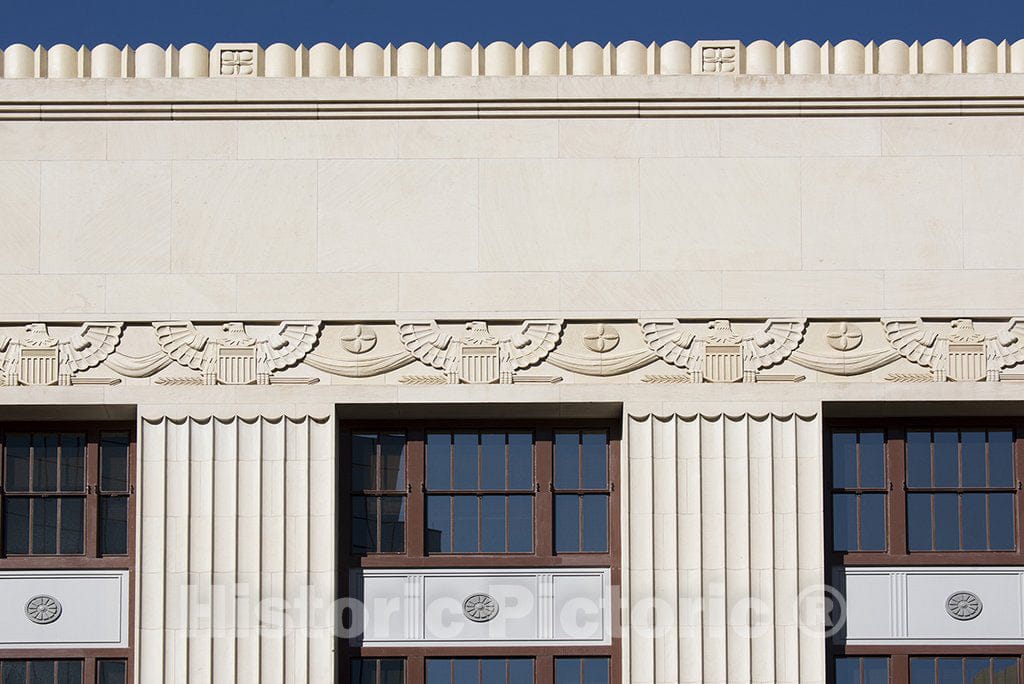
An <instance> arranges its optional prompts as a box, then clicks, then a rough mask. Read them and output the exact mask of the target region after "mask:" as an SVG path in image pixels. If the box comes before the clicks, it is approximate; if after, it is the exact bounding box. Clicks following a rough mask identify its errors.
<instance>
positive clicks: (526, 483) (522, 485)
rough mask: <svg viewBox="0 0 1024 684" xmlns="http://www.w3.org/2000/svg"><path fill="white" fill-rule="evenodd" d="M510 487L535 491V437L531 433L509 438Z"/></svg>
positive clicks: (515, 434) (512, 434)
mask: <svg viewBox="0 0 1024 684" xmlns="http://www.w3.org/2000/svg"><path fill="white" fill-rule="evenodd" d="M508 487H509V489H533V435H532V434H531V433H529V432H519V433H515V432H513V433H510V434H509V436H508Z"/></svg>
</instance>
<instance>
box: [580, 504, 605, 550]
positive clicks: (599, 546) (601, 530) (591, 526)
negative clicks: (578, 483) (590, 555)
mask: <svg viewBox="0 0 1024 684" xmlns="http://www.w3.org/2000/svg"><path fill="white" fill-rule="evenodd" d="M583 550H584V551H590V552H605V551H607V550H608V495H607V494H587V495H586V496H584V497H583Z"/></svg>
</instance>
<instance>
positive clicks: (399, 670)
mask: <svg viewBox="0 0 1024 684" xmlns="http://www.w3.org/2000/svg"><path fill="white" fill-rule="evenodd" d="M404 682H405V661H404V660H402V659H401V658H381V659H380V684H404Z"/></svg>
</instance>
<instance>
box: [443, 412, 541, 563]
mask: <svg viewBox="0 0 1024 684" xmlns="http://www.w3.org/2000/svg"><path fill="white" fill-rule="evenodd" d="M426 456H427V462H426V472H427V530H426V533H427V541H426V544H427V553H531V552H532V551H533V495H534V472H533V435H532V434H531V433H523V432H518V433H517V432H513V433H506V432H454V433H448V432H431V433H428V434H427V451H426Z"/></svg>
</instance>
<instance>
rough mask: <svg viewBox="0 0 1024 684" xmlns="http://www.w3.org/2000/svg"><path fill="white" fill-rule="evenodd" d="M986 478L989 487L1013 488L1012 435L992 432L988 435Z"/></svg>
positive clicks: (1006, 431)
mask: <svg viewBox="0 0 1024 684" xmlns="http://www.w3.org/2000/svg"><path fill="white" fill-rule="evenodd" d="M988 477H989V486H990V487H1012V486H1013V433H1012V432H1011V431H1009V430H993V431H992V432H989V433H988Z"/></svg>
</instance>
